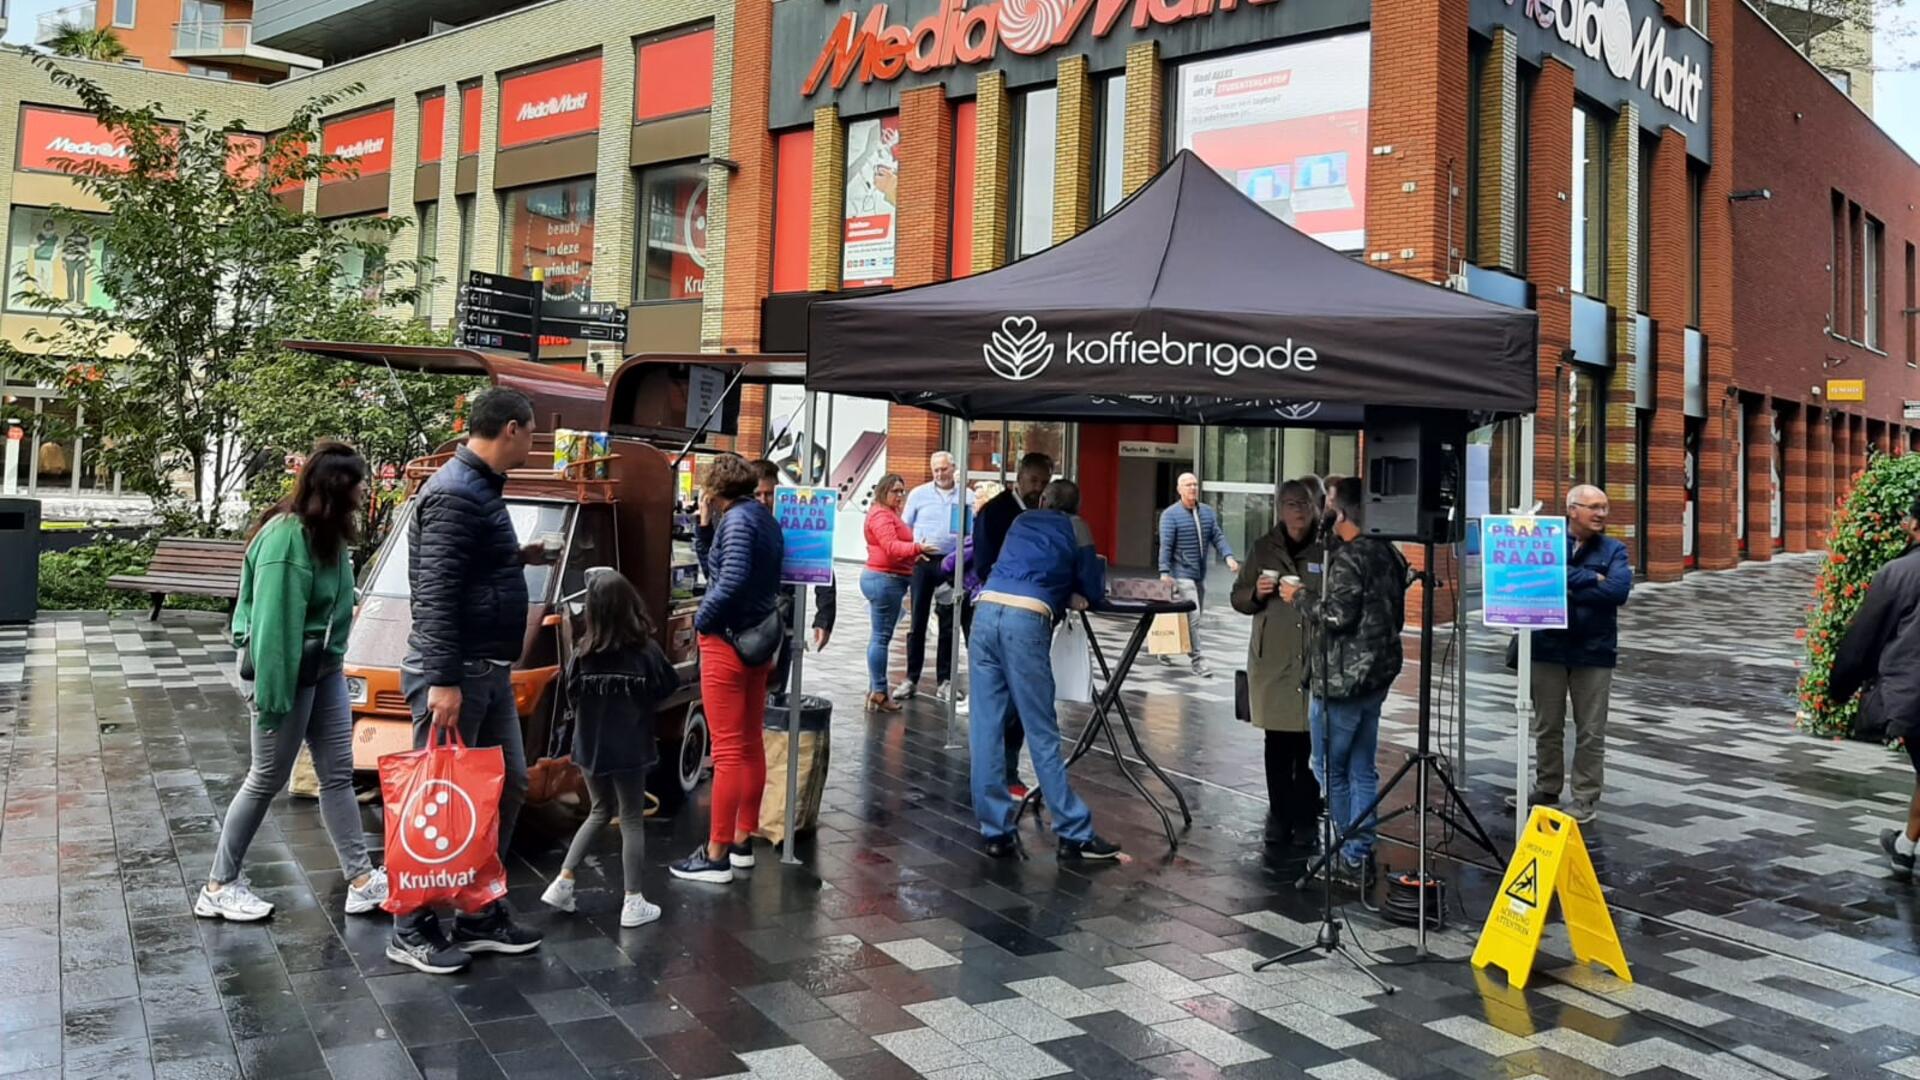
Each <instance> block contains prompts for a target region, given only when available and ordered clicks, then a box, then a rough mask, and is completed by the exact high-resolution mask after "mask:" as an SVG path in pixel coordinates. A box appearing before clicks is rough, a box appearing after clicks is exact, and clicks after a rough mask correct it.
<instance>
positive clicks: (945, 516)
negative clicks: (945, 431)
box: [893, 450, 960, 701]
mask: <svg viewBox="0 0 1920 1080" xmlns="http://www.w3.org/2000/svg"><path fill="white" fill-rule="evenodd" d="M927 467H928V469H929V471H931V472H932V473H933V479H932V480H929V481H927V482H926V483H924V484H921V485H920V486H919V487H917V488H914V489H913V491H911V492H910V493H908V495H907V508H906V512H905V513H903V514H901V515H900V519H901V520H902V521H905V522H906V523H907V528H909V529H912V530H913V539H914V542H915V543H918V544H921V545H927V544H931V545H933V546H934V547H935V548H937V549H938V550H937V551H935V552H934V553H933V554H931V555H923V556H921V558H920V560H919V561H918V562H916V563H914V564H913V582H912V584H911V585H910V586H909V587H908V596H909V597H910V602H911V604H912V610H911V611H910V612H909V613H908V622H907V681H906V682H903V683H901V684H900V685H899V686H896V687H894V688H893V700H895V701H905V700H906V699H908V698H910V697H912V696H913V695H914V694H916V693H919V688H920V671H921V669H922V667H923V666H924V665H925V663H926V653H927V617H928V616H929V615H932V614H933V609H934V608H935V607H936V606H939V608H940V613H939V614H940V640H939V643H938V644H937V645H936V646H935V648H936V649H937V650H938V651H937V652H936V653H935V654H934V657H933V672H934V676H935V678H936V679H937V680H938V683H939V686H938V689H936V690H935V691H934V697H936V698H938V699H939V700H941V701H945V700H947V696H948V695H949V694H951V693H952V692H953V605H951V604H946V605H936V604H935V603H934V598H933V597H934V593H935V592H936V591H938V590H939V588H940V585H941V582H942V580H943V579H942V577H941V574H940V562H941V560H942V559H944V558H946V556H947V555H948V554H950V553H951V552H952V551H953V547H954V544H955V543H957V542H958V540H959V535H958V530H959V527H960V485H959V483H958V482H957V479H956V473H957V472H958V470H957V469H956V468H955V467H954V462H953V455H952V454H949V453H947V452H946V451H945V450H940V451H936V452H935V453H934V455H933V457H932V458H930V459H928V461H927Z"/></svg>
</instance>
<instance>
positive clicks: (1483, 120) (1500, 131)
mask: <svg viewBox="0 0 1920 1080" xmlns="http://www.w3.org/2000/svg"><path fill="white" fill-rule="evenodd" d="M1519 57H1520V50H1519V47H1518V45H1517V44H1516V43H1515V40H1514V36H1513V32H1512V31H1511V30H1508V29H1506V28H1505V27H1501V28H1498V29H1496V30H1495V31H1494V32H1493V44H1492V46H1491V47H1490V48H1489V49H1488V50H1487V58H1486V63H1485V64H1484V65H1483V66H1482V67H1481V69H1480V86H1479V98H1480V101H1479V108H1480V115H1479V117H1478V118H1477V119H1478V125H1479V126H1478V134H1479V142H1480V146H1479V158H1480V172H1479V175H1478V176H1476V177H1475V178H1474V183H1475V185H1476V188H1477V190H1476V191H1474V193H1473V196H1472V197H1473V198H1474V199H1475V200H1476V205H1475V207H1474V211H1475V216H1474V228H1475V231H1476V233H1477V235H1476V236H1475V237H1474V244H1475V248H1476V250H1477V252H1478V256H1479V257H1478V259H1477V261H1478V262H1479V263H1480V265H1482V266H1488V267H1494V268H1497V269H1500V270H1505V271H1507V272H1508V273H1517V272H1518V271H1519V268H1520V260H1519V233H1520V230H1519V222H1518V221H1517V220H1516V218H1517V216H1518V215H1517V213H1516V210H1517V207H1518V205H1519V192H1518V190H1517V189H1516V178H1515V170H1514V159H1515V157H1516V156H1517V155H1518V153H1519V144H1520V79H1519V67H1518V61H1519Z"/></svg>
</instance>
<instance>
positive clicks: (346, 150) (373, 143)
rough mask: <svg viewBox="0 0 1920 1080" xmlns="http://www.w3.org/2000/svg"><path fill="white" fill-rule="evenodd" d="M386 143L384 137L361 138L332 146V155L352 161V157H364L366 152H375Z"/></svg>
mask: <svg viewBox="0 0 1920 1080" xmlns="http://www.w3.org/2000/svg"><path fill="white" fill-rule="evenodd" d="M386 145H387V140H385V139H361V140H360V141H359V142H352V143H348V144H347V145H345V146H336V147H334V148H333V156H334V157H337V158H342V159H345V160H347V161H352V160H353V159H354V158H358V157H366V156H367V155H368V154H377V153H379V152H380V151H381V149H382V148H383V147H385V146H386Z"/></svg>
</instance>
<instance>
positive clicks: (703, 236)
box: [640, 165, 707, 300]
mask: <svg viewBox="0 0 1920 1080" xmlns="http://www.w3.org/2000/svg"><path fill="white" fill-rule="evenodd" d="M645 186H646V199H647V210H646V215H647V216H646V230H647V235H646V245H645V247H646V280H645V281H643V282H642V283H641V293H640V299H642V300H698V299H699V298H700V297H701V296H703V295H705V294H706V291H707V178H706V171H705V170H704V169H702V168H701V167H699V166H697V165H693V166H675V167H673V168H671V169H666V170H662V171H660V172H658V173H649V174H648V175H647V177H646V180H645Z"/></svg>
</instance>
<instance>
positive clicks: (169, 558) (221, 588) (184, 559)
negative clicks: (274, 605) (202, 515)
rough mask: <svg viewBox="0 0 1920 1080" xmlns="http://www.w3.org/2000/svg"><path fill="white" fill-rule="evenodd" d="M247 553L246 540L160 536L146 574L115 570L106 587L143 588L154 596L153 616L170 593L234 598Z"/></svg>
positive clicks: (134, 589)
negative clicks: (124, 572) (115, 572)
mask: <svg viewBox="0 0 1920 1080" xmlns="http://www.w3.org/2000/svg"><path fill="white" fill-rule="evenodd" d="M246 557H247V545H246V541H244V540H202V539H198V538H196V537H189V536H168V537H163V538H161V540H160V542H159V543H158V544H156V545H155V546H154V549H153V560H152V561H151V562H149V563H148V564H147V571H146V573H144V574H115V575H114V576H113V577H110V578H108V579H107V588H109V589H119V590H121V591H123V592H142V593H147V594H149V595H151V596H152V597H153V616H152V617H153V618H154V619H158V618H159V617H160V609H161V608H162V607H163V606H165V604H166V602H167V597H168V596H169V595H171V594H174V593H179V594H181V595H184V596H215V597H221V598H224V599H226V600H229V601H231V600H234V599H235V598H237V597H238V596H239V595H240V565H241V563H242V562H244V561H245V559H246Z"/></svg>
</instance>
